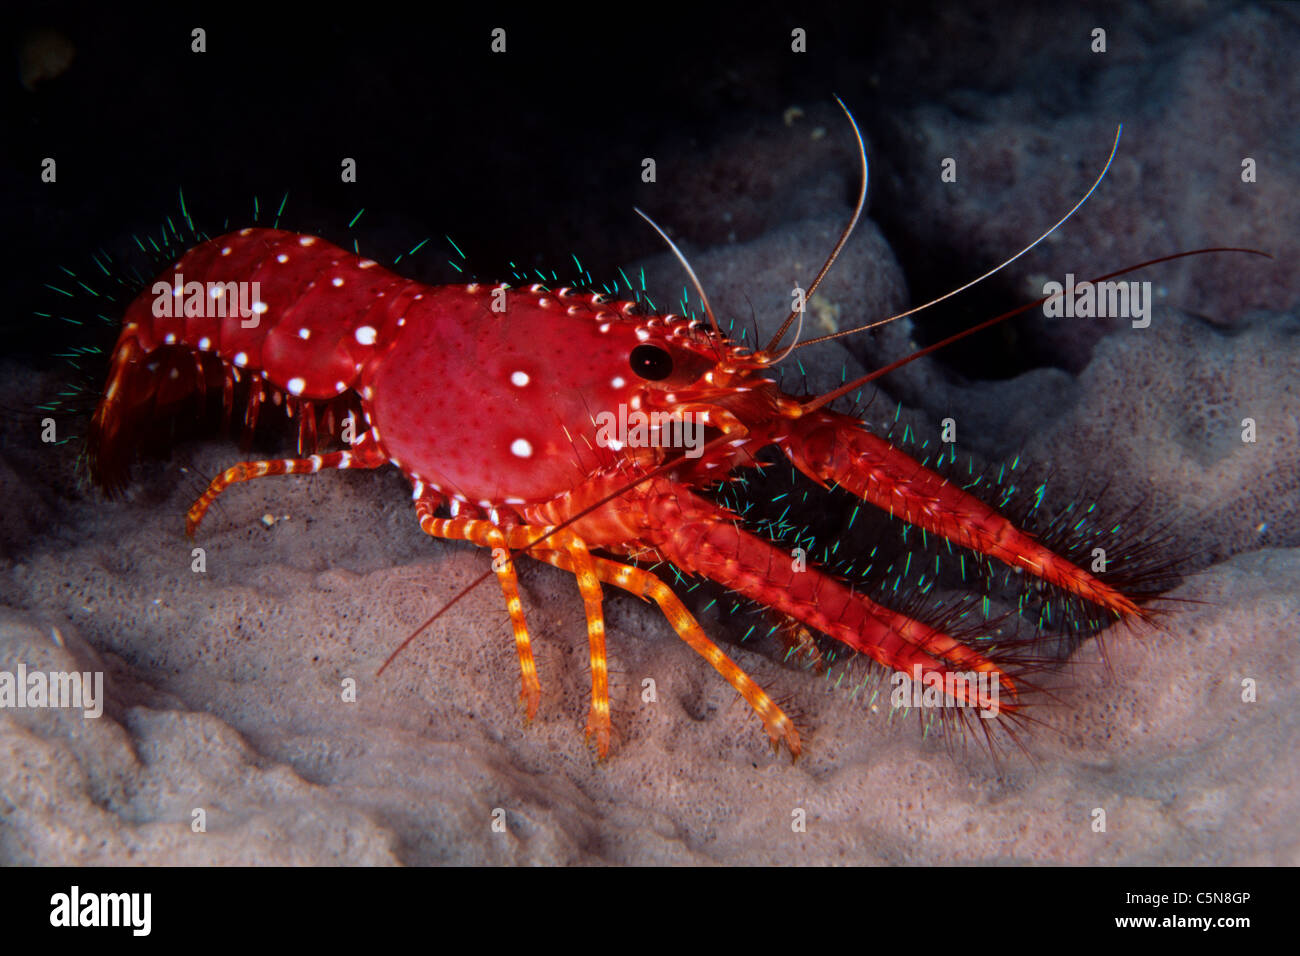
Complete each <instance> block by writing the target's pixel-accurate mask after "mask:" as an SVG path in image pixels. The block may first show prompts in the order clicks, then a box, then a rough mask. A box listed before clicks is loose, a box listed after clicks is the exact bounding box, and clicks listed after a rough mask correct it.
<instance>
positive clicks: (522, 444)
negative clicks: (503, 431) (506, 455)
mask: <svg viewBox="0 0 1300 956" xmlns="http://www.w3.org/2000/svg"><path fill="white" fill-rule="evenodd" d="M510 454H512V455H514V456H515V457H516V458H532V457H533V446H532V445H531V444H530V443H529V441H528V439H526V438H516V439H515V440H514V441H512V442H511V443H510Z"/></svg>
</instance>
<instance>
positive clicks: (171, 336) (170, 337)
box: [163, 332, 176, 345]
mask: <svg viewBox="0 0 1300 956" xmlns="http://www.w3.org/2000/svg"><path fill="white" fill-rule="evenodd" d="M163 341H164V342H166V343H167V344H168V345H174V344H175V343H176V333H175V332H168V333H167V334H166V335H164V336H163Z"/></svg>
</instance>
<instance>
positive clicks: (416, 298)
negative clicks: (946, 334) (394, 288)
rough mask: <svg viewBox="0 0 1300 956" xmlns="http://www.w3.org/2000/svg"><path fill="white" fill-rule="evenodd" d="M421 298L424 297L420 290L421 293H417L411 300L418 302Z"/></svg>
mask: <svg viewBox="0 0 1300 956" xmlns="http://www.w3.org/2000/svg"><path fill="white" fill-rule="evenodd" d="M423 298H424V293H423V292H421V293H420V294H419V295H417V296H416V297H415V298H414V300H412V301H415V302H419V301H420V300H421V299H423Z"/></svg>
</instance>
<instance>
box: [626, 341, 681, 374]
mask: <svg viewBox="0 0 1300 956" xmlns="http://www.w3.org/2000/svg"><path fill="white" fill-rule="evenodd" d="M628 364H629V365H631V366H632V371H634V372H636V373H637V374H638V375H640V376H641V377H642V378H644V379H648V380H649V381H651V382H659V381H662V380H663V379H666V378H667V377H668V376H669V375H672V374H673V357H672V356H671V355H669V354H668V353H667V352H666V351H664V350H663V349H661V348H660V347H659V346H657V345H638V346H637V347H636V348H634V349H633V350H632V354H631V355H630V356H629V357H628Z"/></svg>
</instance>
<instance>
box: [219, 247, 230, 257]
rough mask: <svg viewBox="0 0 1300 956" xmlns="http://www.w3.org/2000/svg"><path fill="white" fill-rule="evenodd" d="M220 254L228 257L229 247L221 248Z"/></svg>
mask: <svg viewBox="0 0 1300 956" xmlns="http://www.w3.org/2000/svg"><path fill="white" fill-rule="evenodd" d="M221 254H222V255H223V256H228V255H230V247H229V246H223V247H222V249H221Z"/></svg>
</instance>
